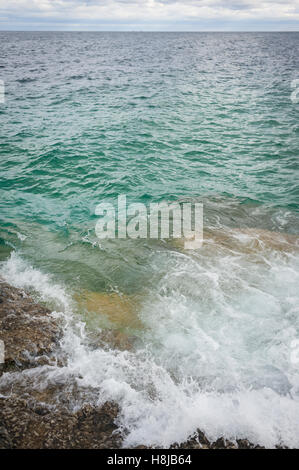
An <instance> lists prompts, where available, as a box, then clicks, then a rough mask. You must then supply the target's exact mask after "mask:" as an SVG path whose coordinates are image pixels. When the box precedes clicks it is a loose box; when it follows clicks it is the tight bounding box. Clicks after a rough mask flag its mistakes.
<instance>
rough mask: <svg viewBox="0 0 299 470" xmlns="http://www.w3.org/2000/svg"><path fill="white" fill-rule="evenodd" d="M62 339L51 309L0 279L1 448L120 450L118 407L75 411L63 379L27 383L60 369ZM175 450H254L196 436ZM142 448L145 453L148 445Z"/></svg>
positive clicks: (73, 392) (241, 443) (109, 404)
mask: <svg viewBox="0 0 299 470" xmlns="http://www.w3.org/2000/svg"><path fill="white" fill-rule="evenodd" d="M61 335H62V329H61V327H60V325H59V323H58V322H57V320H56V319H55V318H54V317H53V315H51V311H50V310H49V309H47V308H46V307H44V306H43V305H40V304H38V303H36V302H35V301H34V300H33V299H32V297H31V296H30V295H28V294H27V293H26V292H24V291H22V290H20V289H17V288H15V287H12V286H10V285H9V284H7V283H6V282H5V281H4V280H0V340H2V341H4V344H5V362H4V364H0V448H2V449H14V448H22V449H24V448H25V449H40V448H50V449H75V448H85V449H87V448H88V449H117V448H120V447H122V438H121V435H120V433H119V431H118V427H117V424H116V420H117V416H118V413H119V408H118V405H117V404H116V403H113V402H106V403H105V404H104V405H102V406H101V407H97V406H93V405H86V404H85V403H83V404H82V406H80V407H79V409H77V410H76V411H73V410H71V409H70V407H69V406H68V405H69V402H70V401H72V399H73V397H74V396H75V395H76V392H77V391H76V387H75V386H73V387H71V388H70V387H69V384H66V383H64V382H63V380H62V381H61V382H60V383H59V385H58V384H55V385H53V384H51V383H48V384H47V386H46V387H44V388H43V389H42V390H36V389H34V387H33V388H31V387H30V385H27V384H26V380H27V379H28V378H30V371H31V370H32V369H33V368H36V367H39V366H47V365H48V366H51V364H52V365H53V363H55V364H57V356H59V354H58V355H57V352H58V353H59V340H60V338H61ZM59 365H60V364H59ZM61 367H63V358H62V359H61ZM7 378H9V379H10V380H7ZM54 396H55V399H54V398H53V397H54ZM57 397H58V398H57ZM77 408H78V407H77ZM171 447H172V448H180V449H209V448H212V449H213V448H233V449H236V448H253V447H254V446H253V445H252V444H250V443H249V442H248V441H247V440H239V441H237V443H232V442H228V441H225V440H224V439H218V441H216V442H214V443H211V442H209V441H208V439H207V438H206V437H205V435H204V434H203V433H202V432H201V431H198V432H197V435H196V436H195V437H192V438H190V439H189V440H188V441H186V442H185V443H183V444H180V445H179V444H173V445H172V446H171ZM139 448H146V443H145V445H144V446H139Z"/></svg>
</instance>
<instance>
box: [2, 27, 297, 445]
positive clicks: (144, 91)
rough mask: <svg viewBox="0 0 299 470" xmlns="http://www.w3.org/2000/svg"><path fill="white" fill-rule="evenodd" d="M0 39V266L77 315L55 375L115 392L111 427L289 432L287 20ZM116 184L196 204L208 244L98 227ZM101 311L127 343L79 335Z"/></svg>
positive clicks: (293, 276)
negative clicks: (265, 26)
mask: <svg viewBox="0 0 299 470" xmlns="http://www.w3.org/2000/svg"><path fill="white" fill-rule="evenodd" d="M0 40H1V44H2V53H1V58H0V78H1V79H3V80H4V82H5V91H6V100H5V103H4V104H0V120H1V143H0V149H1V161H0V175H1V180H0V192H1V232H0V242H1V245H0V256H1V259H2V268H1V271H2V275H3V276H4V277H6V278H7V279H8V280H10V282H12V283H14V284H15V285H20V286H25V287H27V288H29V289H30V290H33V291H34V292H35V293H36V295H37V297H38V298H42V299H43V300H45V301H46V302H48V303H49V305H54V306H55V309H56V310H62V311H63V312H64V314H66V312H67V315H68V318H75V319H76V320H74V321H77V319H78V315H79V318H80V320H81V321H82V322H83V323H84V324H85V323H86V331H85V332H82V330H80V332H78V330H77V329H76V328H75V329H74V327H73V326H70V325H69V326H68V329H67V332H66V337H65V342H64V346H63V347H64V348H65V349H66V351H67V354H68V355H69V367H68V370H66V371H65V375H66V377H69V376H72V377H73V376H74V375H75V376H77V377H78V381H79V382H80V381H81V382H82V384H83V385H84V387H85V386H88V387H92V388H93V392H94V397H96V398H95V399H96V400H100V401H103V400H104V399H105V398H109V397H112V398H114V399H115V400H117V401H118V402H119V403H120V405H121V407H122V410H123V412H122V413H123V414H122V416H121V418H120V425H121V426H123V427H124V428H125V429H126V433H125V435H126V439H127V440H126V445H136V444H140V443H149V444H153V445H165V446H168V445H170V444H171V443H172V442H174V441H183V440H184V439H186V438H187V437H188V435H189V434H191V433H192V432H194V431H195V430H196V428H197V427H201V428H202V429H203V430H204V431H205V432H206V433H207V435H209V436H210V438H211V439H214V438H215V439H216V438H217V437H219V436H222V435H224V436H226V437H228V438H232V439H234V438H236V437H247V438H250V439H251V440H252V441H254V442H256V443H260V444H263V445H266V446H268V447H271V446H273V445H275V444H277V443H283V444H286V445H291V446H296V445H297V446H298V443H299V428H298V423H299V419H298V418H299V404H298V400H299V398H298V390H299V389H298V387H299V375H298V370H299V369H298V364H294V361H293V362H292V360H291V352H292V344H294V343H292V341H296V340H297V339H298V337H299V336H298V335H299V325H298V305H299V297H298V281H299V255H298V244H297V236H298V232H299V217H298V199H299V191H298V141H299V127H298V113H299V104H298V103H294V102H292V100H291V92H292V91H293V89H292V87H291V82H292V80H294V79H296V78H298V77H299V75H298V74H299V56H298V45H299V33H242V34H239V33H225V34H223V33H215V34H214V33H61V32H59V33H45V32H43V33H37V32H35V33H29V32H28V33H21V32H20V33H4V32H0ZM120 194H126V195H127V199H128V202H143V203H145V204H149V203H150V202H160V201H167V202H170V201H184V200H191V201H201V202H203V204H204V230H205V233H206V242H205V243H204V246H203V248H202V249H201V250H198V251H197V252H186V251H184V250H183V248H182V247H181V246H180V245H179V244H175V243H174V242H170V241H161V240H160V241H154V240H135V241H134V240H106V241H101V243H100V245H99V241H98V239H97V238H96V236H95V231H94V227H95V224H96V222H97V220H98V218H97V216H95V214H94V210H95V207H96V205H97V204H98V203H100V202H102V201H103V200H105V201H109V202H112V203H116V199H117V196H118V195H120ZM89 293H92V294H89ZM111 293H114V294H113V295H114V296H116V297H113V299H114V300H113V303H112V307H111V308H112V309H113V310H116V311H117V310H118V309H120V310H121V311H122V306H118V305H117V302H116V301H115V298H116V299H117V296H120V297H121V298H124V297H125V298H126V297H128V299H129V300H128V301H129V303H130V305H131V303H132V305H133V307H130V308H131V309H133V311H134V314H133V316H134V320H132V315H131V314H128V311H127V310H126V309H125V310H124V313H123V314H122V318H121V320H120V319H119V318H118V320H115V319H114V320H113V319H112V320H111V318H110V319H109V318H108V319H107V314H105V308H104V307H103V304H102V302H103V300H101V299H102V297H96V296H95V295H98V294H99V295H100V296H101V295H102V294H104V295H108V296H109V295H111ZM84 295H87V296H89V295H91V296H92V299H95V300H93V307H92V308H88V306H86V305H85V307H84V306H83V307H82V302H81V300H80V299H81V297H82V296H84ZM78 299H79V300H78ZM105 299H106V297H105ZM97 302H98V305H99V308H98V310H97V309H96V310H97V312H96V313H95V312H94V311H93V310H95V307H94V304H97ZM102 309H103V314H102V313H101V312H102ZM108 316H109V315H108ZM124 317H125V318H124ZM136 318H137V319H138V322H141V324H142V327H141V328H140V327H136ZM70 323H72V322H70ZM107 327H109V328H113V329H116V330H117V331H120V332H121V333H122V334H128V335H130V336H131V335H133V337H134V338H135V341H133V344H132V346H131V350H130V352H128V351H125V352H120V351H118V350H115V349H113V348H111V349H109V350H107V349H105V348H104V349H101V348H100V347H99V348H98V349H96V350H95V349H94V347H93V349H90V348H89V346H88V344H86V341H87V339H86V335H87V337H88V335H89V332H90V330H94V329H99V328H102V329H105V328H107ZM72 335H74V336H75V339H76V340H74V338H73V336H72ZM71 337H72V338H73V339H72V341H71V340H70V338H71ZM145 357H146V360H145ZM103 364H104V365H105V366H103ZM39 372H40V373H41V374H42V373H43V374H44V371H39V369H38V370H37V373H39ZM48 373H49V375H47V380H55V377H56V375H55V374H58V372H57V371H55V370H51V371H49V372H48ZM51 374H52V375H51ZM58 375H59V374H58ZM42 377H43V379H42ZM49 377H50V378H49ZM79 377H81V378H80V379H79ZM40 380H41V381H42V380H46V379H45V378H44V375H42V376H41V377H40ZM81 382H80V383H81ZM153 390H154V391H153ZM153 396H154V398H153ZM273 410H275V411H274V412H273Z"/></svg>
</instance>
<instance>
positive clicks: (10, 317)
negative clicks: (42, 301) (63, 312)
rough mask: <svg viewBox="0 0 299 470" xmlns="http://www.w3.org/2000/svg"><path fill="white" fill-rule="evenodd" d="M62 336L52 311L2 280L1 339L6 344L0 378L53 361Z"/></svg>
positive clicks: (0, 366) (0, 292) (0, 286)
mask: <svg viewBox="0 0 299 470" xmlns="http://www.w3.org/2000/svg"><path fill="white" fill-rule="evenodd" d="M59 336H60V328H59V326H58V325H57V323H56V322H55V320H54V319H53V317H52V316H51V312H50V310H48V309H47V308H45V307H43V306H42V305H39V304H37V303H36V302H34V301H33V299H32V298H31V297H30V296H29V295H28V294H26V293H25V292H23V291H22V290H20V289H16V288H15V287H12V286H10V285H9V284H7V283H6V282H4V281H3V280H0V339H1V340H2V341H4V345H5V363H4V364H0V375H1V373H2V372H4V371H12V370H21V369H23V368H26V367H33V366H35V365H41V364H42V363H47V362H49V358H50V354H51V353H52V352H53V350H54V349H55V347H56V346H57V343H58V339H59Z"/></svg>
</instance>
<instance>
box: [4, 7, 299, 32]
mask: <svg viewBox="0 0 299 470" xmlns="http://www.w3.org/2000/svg"><path fill="white" fill-rule="evenodd" d="M0 17H6V18H9V20H6V21H3V20H2V29H4V27H3V24H4V23H7V22H9V21H10V22H11V23H16V24H18V23H24V24H25V23H26V22H28V23H31V24H33V25H34V24H36V25H38V24H40V23H46V22H48V23H49V22H53V23H55V22H59V23H63V22H64V21H65V23H76V24H78V25H80V24H95V23H98V24H103V23H105V24H108V23H110V24H117V23H126V24H134V25H138V24H140V25H142V24H157V23H161V24H162V23H165V24H166V23H173V24H175V23H176V22H177V23H188V22H193V23H196V22H198V24H200V23H201V22H203V21H211V20H213V21H214V22H218V23H221V21H222V22H223V21H229V22H240V21H241V22H242V21H243V22H244V21H251V22H252V21H253V22H254V21H257V22H259V21H263V22H267V21H270V22H271V21H272V22H273V21H276V22H283V23H285V22H288V21H289V22H295V21H299V0H285V1H284V0H86V1H79V0H0ZM298 24H299V23H298ZM7 26H9V24H7Z"/></svg>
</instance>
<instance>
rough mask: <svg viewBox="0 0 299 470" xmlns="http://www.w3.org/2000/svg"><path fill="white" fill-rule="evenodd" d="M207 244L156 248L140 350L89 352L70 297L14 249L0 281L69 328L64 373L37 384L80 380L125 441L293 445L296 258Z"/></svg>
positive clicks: (297, 395)
mask: <svg viewBox="0 0 299 470" xmlns="http://www.w3.org/2000/svg"><path fill="white" fill-rule="evenodd" d="M243 235H244V234H243ZM238 236H239V238H241V239H242V240H243V238H244V237H243V236H242V234H239V235H238ZM250 236H251V237H252V234H251V235H250ZM247 237H248V235H247ZM243 241H244V240H243ZM247 241H248V240H247ZM205 246H206V248H205V249H202V250H199V251H198V252H192V253H191V252H188V253H187V252H183V251H180V250H176V249H170V250H166V251H165V250H164V251H163V250H161V251H159V250H156V251H153V253H152V255H151V257H150V263H151V266H150V269H151V270H152V271H153V272H155V270H159V269H160V270H161V267H162V268H163V269H165V273H164V275H163V276H161V278H160V280H159V282H158V283H157V285H156V286H155V288H153V287H151V289H149V290H148V292H147V294H146V295H144V300H143V302H142V305H141V307H140V311H139V316H140V319H141V321H142V323H143V325H144V328H143V330H142V331H141V332H140V334H139V340H138V342H137V346H135V348H134V349H133V350H132V351H118V350H113V349H107V348H104V349H103V348H100V347H98V348H96V349H95V348H94V345H93V346H92V347H91V346H89V344H88V338H87V335H86V328H85V325H84V322H82V321H78V319H77V317H76V316H75V315H73V309H74V308H75V301H74V300H73V299H72V294H74V293H72V292H71V291H68V292H67V291H66V288H65V287H63V286H62V285H59V284H57V283H55V282H54V281H53V280H52V279H51V277H50V276H48V275H46V274H44V273H41V272H40V271H39V270H37V269H35V268H33V267H30V266H29V265H28V263H26V262H25V261H24V260H23V259H22V258H20V256H19V255H18V254H16V253H12V255H11V257H10V258H9V259H8V260H7V261H6V262H4V263H3V264H2V267H1V275H2V276H3V277H4V278H5V279H7V280H8V281H9V282H10V283H12V284H13V285H15V286H17V287H23V288H27V289H28V288H29V289H33V290H34V291H35V293H36V295H37V298H40V299H41V300H44V301H46V302H48V303H49V304H51V305H53V304H55V310H56V313H55V314H56V315H57V316H62V317H63V318H64V321H65V333H64V338H63V340H62V349H63V351H64V353H65V354H66V356H67V358H68V361H67V366H66V367H64V368H63V369H59V368H57V367H52V368H38V369H36V370H34V369H33V370H31V371H30V376H31V378H32V377H34V374H35V375H36V377H35V381H36V386H38V383H39V381H40V386H41V387H42V386H45V384H46V383H47V381H51V382H52V383H53V382H54V383H55V380H58V379H59V380H60V381H61V378H62V377H63V380H65V381H66V382H67V381H68V380H73V377H76V381H77V383H78V384H79V385H80V386H82V388H83V389H86V387H87V388H89V387H91V390H92V400H93V401H94V402H95V403H99V404H101V403H103V402H104V401H106V400H115V401H117V402H118V403H119V405H120V407H121V413H120V416H119V418H118V424H119V426H120V428H121V429H123V433H124V437H125V439H124V446H135V445H138V444H145V443H146V444H147V445H153V446H166V447H167V446H169V445H171V444H172V443H173V442H183V441H184V440H186V439H187V438H188V437H189V436H190V435H191V434H192V433H194V432H195V431H196V429H197V428H200V429H201V430H202V431H204V433H205V434H206V435H207V437H208V438H209V439H211V440H216V439H217V438H218V437H222V436H224V437H225V438H227V439H231V440H234V439H236V438H247V439H249V440H250V441H251V442H253V443H255V444H260V445H264V446H266V447H274V446H275V445H278V444H279V445H286V446H290V447H296V446H298V444H299V364H298V363H294V361H292V341H294V340H296V339H298V330H299V322H298V306H299V292H298V285H299V255H298V251H297V249H293V250H291V251H290V252H285V251H283V252H281V251H279V250H276V249H273V248H271V247H268V248H267V246H265V247H263V249H262V250H256V249H254V250H253V252H252V250H249V249H248V243H247V244H246V246H247V248H246V249H244V247H243V249H242V250H241V249H240V246H239V245H238V247H239V248H238V249H236V247H235V246H233V247H232V246H225V245H224V244H221V243H218V244H213V243H212V242H211V241H210V243H209V242H208V241H207V242H206V245H205ZM163 269H162V271H163ZM59 312H60V313H59ZM23 374H24V377H25V375H26V372H24V373H23ZM19 379H20V377H19ZM2 380H12V381H13V380H14V378H13V376H12V375H11V374H10V376H9V377H6V378H5V379H2Z"/></svg>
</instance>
